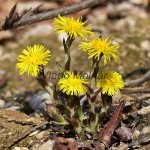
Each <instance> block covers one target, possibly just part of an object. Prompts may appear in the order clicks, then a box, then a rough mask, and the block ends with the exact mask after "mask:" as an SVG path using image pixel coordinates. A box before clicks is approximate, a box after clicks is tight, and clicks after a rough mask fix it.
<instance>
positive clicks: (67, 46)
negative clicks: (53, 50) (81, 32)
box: [63, 37, 74, 71]
mask: <svg viewBox="0 0 150 150" xmlns="http://www.w3.org/2000/svg"><path fill="white" fill-rule="evenodd" d="M73 41H74V39H73V38H70V37H68V38H67V40H66V41H65V39H63V45H64V51H65V70H67V71H69V70H70V62H71V57H70V47H71V45H72V42H73Z"/></svg>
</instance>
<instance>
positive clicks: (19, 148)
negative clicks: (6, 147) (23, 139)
mask: <svg viewBox="0 0 150 150" xmlns="http://www.w3.org/2000/svg"><path fill="white" fill-rule="evenodd" d="M13 150H29V149H28V148H27V147H15V148H14V149H13Z"/></svg>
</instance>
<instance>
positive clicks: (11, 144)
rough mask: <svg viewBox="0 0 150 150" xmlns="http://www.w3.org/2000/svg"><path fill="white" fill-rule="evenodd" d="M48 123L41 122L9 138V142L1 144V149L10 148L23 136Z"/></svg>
mask: <svg viewBox="0 0 150 150" xmlns="http://www.w3.org/2000/svg"><path fill="white" fill-rule="evenodd" d="M46 124H49V122H48V121H45V122H42V123H41V124H39V125H37V126H35V127H33V128H32V129H29V130H28V131H25V132H23V133H21V134H20V135H18V136H17V137H13V138H11V139H9V141H8V142H7V144H2V145H0V149H9V148H11V147H12V146H14V145H15V144H16V143H17V142H19V141H20V140H22V139H23V138H25V137H26V136H28V135H29V134H30V133H32V132H34V131H35V130H37V129H38V128H41V127H43V126H44V125H46Z"/></svg>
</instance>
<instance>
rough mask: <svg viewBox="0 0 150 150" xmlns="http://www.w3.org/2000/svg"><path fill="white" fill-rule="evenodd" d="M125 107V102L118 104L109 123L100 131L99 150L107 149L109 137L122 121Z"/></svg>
mask: <svg viewBox="0 0 150 150" xmlns="http://www.w3.org/2000/svg"><path fill="white" fill-rule="evenodd" d="M124 106H125V102H124V101H122V102H120V105H119V106H118V107H117V108H116V110H115V111H114V113H113V115H112V117H111V119H110V121H109V122H108V123H107V124H106V126H105V127H104V128H103V129H102V130H101V132H100V135H99V142H100V144H99V149H101V150H104V149H105V148H106V147H109V144H110V142H111V141H110V140H111V137H112V135H113V133H114V131H115V129H116V127H117V126H118V125H119V123H120V122H121V120H122V110H123V108H124Z"/></svg>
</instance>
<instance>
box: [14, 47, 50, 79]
mask: <svg viewBox="0 0 150 150" xmlns="http://www.w3.org/2000/svg"><path fill="white" fill-rule="evenodd" d="M23 54H24V55H19V57H18V63H17V64H16V67H17V68H19V69H20V72H19V73H20V74H21V75H22V74H24V73H25V72H27V73H28V75H31V76H33V77H37V75H38V73H39V72H40V69H41V66H42V65H47V64H48V61H49V60H50V59H49V56H51V55H50V51H49V50H46V49H45V47H44V46H42V45H34V46H33V47H27V49H24V50H23Z"/></svg>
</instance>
